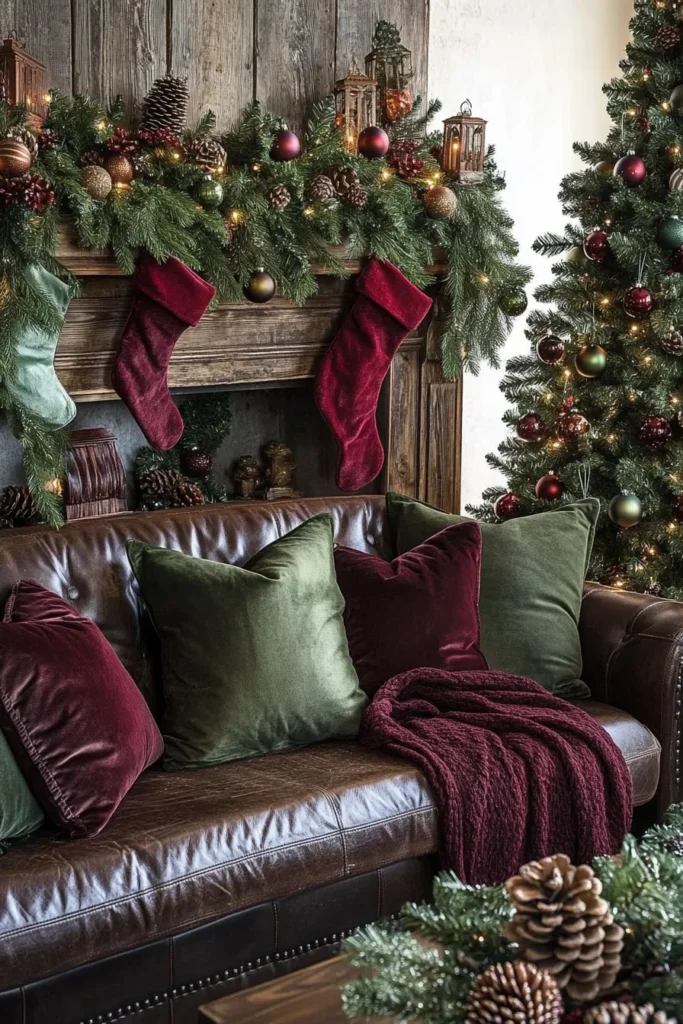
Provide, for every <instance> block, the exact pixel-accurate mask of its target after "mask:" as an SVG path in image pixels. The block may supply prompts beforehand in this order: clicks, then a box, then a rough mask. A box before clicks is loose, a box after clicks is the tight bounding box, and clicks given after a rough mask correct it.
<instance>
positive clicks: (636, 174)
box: [612, 153, 647, 188]
mask: <svg viewBox="0 0 683 1024" xmlns="http://www.w3.org/2000/svg"><path fill="white" fill-rule="evenodd" d="M612 173H613V174H614V177H615V178H621V179H622V180H623V181H624V182H625V183H626V184H627V185H628V186H629V188H636V186H637V185H642V184H643V182H644V181H645V176H646V175H647V167H646V166H645V161H644V160H642V159H641V157H639V156H636V154H635V153H627V154H626V156H622V158H621V160H617V162H616V163H615V165H614V171H613V172H612Z"/></svg>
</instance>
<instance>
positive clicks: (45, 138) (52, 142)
mask: <svg viewBox="0 0 683 1024" xmlns="http://www.w3.org/2000/svg"><path fill="white" fill-rule="evenodd" d="M60 142H61V139H60V138H59V135H58V134H57V132H56V131H54V130H53V129H52V128H45V129H44V130H43V131H42V132H40V133H39V135H38V148H39V149H41V150H42V151H43V153H46V152H48V150H50V149H54V148H55V147H56V146H58V145H59V143H60Z"/></svg>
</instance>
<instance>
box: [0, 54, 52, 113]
mask: <svg viewBox="0 0 683 1024" xmlns="http://www.w3.org/2000/svg"><path fill="white" fill-rule="evenodd" d="M0 73H1V74H2V76H3V79H4V84H5V89H6V99H7V102H8V103H9V105H10V106H11V107H13V106H14V105H15V104H17V103H23V104H24V105H25V107H26V110H27V112H28V118H27V120H28V124H29V127H31V128H40V126H41V124H42V123H43V118H44V117H45V116H46V115H47V106H48V95H47V90H48V82H47V68H46V67H45V65H44V64H41V63H40V61H38V60H36V59H35V57H31V55H30V54H28V53H27V52H26V50H25V49H24V47H23V46H22V44H21V43H20V42H19V41H18V39H16V38H14V36H10V37H9V39H5V41H4V42H3V44H2V46H0Z"/></svg>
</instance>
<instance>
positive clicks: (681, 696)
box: [675, 656, 683, 796]
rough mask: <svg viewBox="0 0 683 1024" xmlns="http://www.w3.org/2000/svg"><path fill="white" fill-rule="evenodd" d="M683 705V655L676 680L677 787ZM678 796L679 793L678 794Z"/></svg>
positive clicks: (678, 784) (679, 779) (677, 783)
mask: <svg viewBox="0 0 683 1024" xmlns="http://www.w3.org/2000/svg"><path fill="white" fill-rule="evenodd" d="M682 707H683V657H680V656H679V659H678V678H677V680H676V711H675V715H676V721H677V722H678V727H677V729H676V768H675V777H676V787H677V788H678V787H679V786H680V782H681V711H682ZM677 796H678V794H677Z"/></svg>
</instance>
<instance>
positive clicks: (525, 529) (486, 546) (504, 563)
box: [387, 492, 600, 697]
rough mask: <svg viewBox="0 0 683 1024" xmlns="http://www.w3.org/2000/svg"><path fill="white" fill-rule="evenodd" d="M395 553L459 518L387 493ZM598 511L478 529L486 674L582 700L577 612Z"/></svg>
mask: <svg viewBox="0 0 683 1024" xmlns="http://www.w3.org/2000/svg"><path fill="white" fill-rule="evenodd" d="M387 508H388V512H389V520H390V523H391V527H392V531H393V535H394V539H395V543H396V548H397V551H398V554H399V555H400V554H403V552H405V551H409V550H410V549H411V548H414V547H417V545H418V544H422V543H423V542H424V541H425V540H427V538H428V537H431V536H433V535H434V534H435V533H438V532H439V531H440V530H443V529H444V528H445V527H446V526H451V525H452V524H453V523H460V522H463V517H462V516H454V515H449V514H448V513H446V512H441V511H440V510H439V509H435V508H433V507H432V506H431V505H426V504H424V503H423V502H420V501H415V500H414V499H413V498H406V497H404V496H403V495H401V494H395V493H393V492H390V493H389V494H387ZM599 512H600V502H599V501H598V500H597V498H585V499H584V500H582V501H577V502H576V503H575V504H573V505H563V506H562V507H561V508H558V509H556V510H554V511H552V512H541V513H539V514H538V515H535V516H528V517H526V518H522V519H512V520H509V521H508V522H506V523H501V524H495V523H480V526H481V536H482V553H481V593H480V598H479V613H480V616H481V648H482V651H483V652H484V657H485V658H486V660H487V662H488V664H489V668H492V669H496V670H498V671H500V672H510V673H512V674H513V675H521V676H527V677H528V678H529V679H535V680H536V681H537V682H539V683H541V684H542V685H543V686H545V688H546V689H547V690H550V691H551V693H555V694H558V695H559V696H561V697H588V696H589V690H588V687H587V686H586V684H585V683H583V682H582V681H581V670H582V667H583V662H582V658H581V643H580V640H579V629H578V624H579V614H580V612H581V598H582V594H583V583H584V579H585V576H586V571H587V567H588V561H589V559H590V555H591V551H592V548H593V540H594V537H595V527H596V524H597V519H598V515H599Z"/></svg>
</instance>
